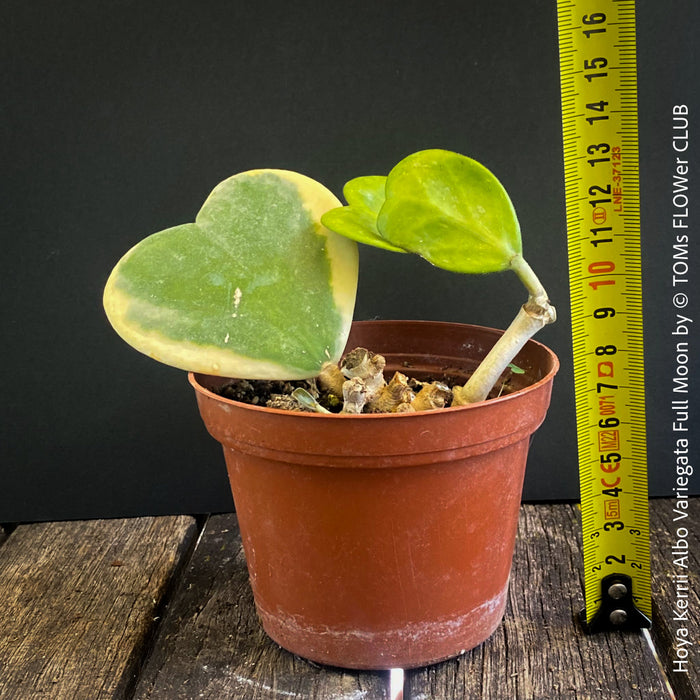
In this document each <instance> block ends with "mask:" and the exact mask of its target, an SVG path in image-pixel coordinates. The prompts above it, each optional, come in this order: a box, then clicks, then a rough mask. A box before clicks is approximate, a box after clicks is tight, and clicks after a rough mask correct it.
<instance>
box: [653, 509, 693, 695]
mask: <svg viewBox="0 0 700 700" xmlns="http://www.w3.org/2000/svg"><path fill="white" fill-rule="evenodd" d="M687 503H688V505H689V508H688V509H687V510H686V509H684V508H679V507H678V506H677V504H676V500H675V499H660V500H653V501H651V508H650V523H651V536H652V549H651V551H652V567H651V570H652V581H651V582H652V591H653V597H654V603H655V605H654V618H653V626H652V629H651V632H652V638H653V640H654V643H655V645H656V648H657V650H658V652H659V656H660V658H661V660H662V662H663V664H664V666H665V667H666V675H667V676H668V679H669V682H670V684H671V686H672V687H673V689H674V692H675V693H676V696H677V697H678V698H679V700H690V699H691V698H698V697H700V646H699V645H700V573H699V572H700V498H691V499H688V501H687ZM674 508H675V509H676V510H674ZM685 513H687V517H684V514H685Z"/></svg>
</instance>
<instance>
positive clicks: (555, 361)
mask: <svg viewBox="0 0 700 700" xmlns="http://www.w3.org/2000/svg"><path fill="white" fill-rule="evenodd" d="M356 323H361V324H382V323H413V324H419V325H421V324H425V325H430V326H441V325H442V326H462V327H464V328H470V327H471V328H479V329H483V330H487V331H493V332H496V333H499V334H502V333H504V331H503V330H502V329H499V328H491V327H490V326H481V325H478V324H473V323H456V322H451V321H425V320H411V319H374V320H369V321H353V324H356ZM529 344H533V345H537V346H539V347H540V348H542V349H543V350H544V352H545V353H546V354H547V355H549V357H550V360H551V363H552V367H551V369H550V370H549V371H548V372H547V373H546V374H545V375H544V376H543V377H541V378H540V379H538V380H537V381H536V382H534V383H533V384H530V385H529V386H526V387H523V388H522V389H518V390H516V391H513V392H511V393H510V394H506V395H504V396H498V397H497V398H495V399H486V400H484V401H478V402H476V403H471V404H466V405H464V406H450V407H449V408H441V409H439V410H435V411H418V412H414V413H409V412H407V413H361V414H353V413H330V414H328V413H312V412H307V411H288V410H285V409H281V408H269V407H267V406H256V405H254V404H249V403H244V402H242V401H235V400H234V399H227V398H225V397H223V396H221V395H219V394H217V393H215V392H213V391H211V390H210V389H207V388H206V387H204V386H202V384H200V382H199V380H198V377H200V376H213V375H207V374H205V373H203V372H188V373H187V379H188V381H189V383H190V384H191V385H192V387H193V388H194V390H195V391H196V392H197V393H199V394H202V395H203V396H206V397H208V398H210V399H213V400H215V401H218V402H221V403H223V404H229V405H231V406H235V407H237V408H242V409H246V410H250V411H261V412H263V413H266V414H271V415H279V416H288V417H290V418H293V419H295V420H298V419H302V420H324V419H325V420H328V419H333V420H410V419H415V418H416V417H421V416H423V417H427V416H430V415H444V414H445V413H446V412H447V413H454V412H456V411H469V410H474V409H476V408H478V407H480V406H483V405H484V404H490V405H495V404H501V403H503V402H506V401H511V400H515V399H517V398H518V397H519V396H523V395H524V394H527V393H529V392H531V391H537V389H539V388H540V386H541V385H542V384H546V383H547V382H549V381H551V379H552V378H553V377H554V375H556V374H557V372H558V371H559V367H560V362H559V358H558V357H557V355H556V353H555V352H554V351H553V350H552V349H551V348H549V347H547V346H546V345H544V343H540V342H539V341H537V340H533V339H532V338H531V339H530V340H528V341H527V343H526V345H529ZM227 378H230V377H221V379H227ZM241 378H242V379H245V377H241Z"/></svg>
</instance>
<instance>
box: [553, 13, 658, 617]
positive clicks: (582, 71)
mask: <svg viewBox="0 0 700 700" xmlns="http://www.w3.org/2000/svg"><path fill="white" fill-rule="evenodd" d="M557 10H558V22H559V52H560V70H561V93H562V117H563V135H564V165H565V183H566V208H567V230H568V244H569V280H570V288H571V322H572V329H573V353H574V381H575V394H576V422H577V431H578V454H579V474H580V488H581V512H582V525H583V560H584V561H583V565H584V577H585V596H586V610H585V618H586V622H587V623H588V625H589V628H590V629H591V630H594V629H596V628H621V629H639V628H640V627H648V626H649V624H650V623H649V618H650V617H651V583H650V570H649V567H650V564H649V511H648V494H647V463H646V427H645V406H644V364H643V363H644V360H643V333H642V286H641V250H640V227H639V147H638V146H639V143H638V135H637V80H636V76H637V71H636V68H637V66H636V30H635V5H634V0H558V2H557Z"/></svg>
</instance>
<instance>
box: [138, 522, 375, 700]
mask: <svg viewBox="0 0 700 700" xmlns="http://www.w3.org/2000/svg"><path fill="white" fill-rule="evenodd" d="M387 686H388V673H381V674H380V673H376V674H372V673H362V672H353V671H343V670H336V669H329V668H323V667H319V666H317V665H314V664H310V663H308V662H307V661H304V660H303V659H300V658H298V657H296V656H293V655H292V654H290V653H288V652H286V651H284V650H283V649H281V648H280V647H279V646H277V645H276V644H275V643H274V642H272V641H271V640H270V639H269V638H268V637H267V635H265V633H264V632H263V631H262V628H261V627H260V625H259V623H258V621H257V618H256V614H255V609H254V604H253V598H252V593H251V591H250V587H249V584H248V574H247V570H246V566H245V559H244V557H243V552H242V548H241V541H240V535H239V531H238V524H237V521H236V518H235V516H234V515H222V516H214V517H211V518H210V519H209V521H208V523H207V525H206V526H205V529H204V531H203V534H202V537H201V538H200V542H199V545H198V547H197V551H196V552H195V554H194V556H193V558H192V560H191V562H190V564H189V566H188V568H187V571H186V572H185V575H184V576H183V579H182V581H181V584H180V587H179V589H178V590H177V592H176V593H175V595H174V598H173V601H172V604H171V605H170V606H169V609H168V611H167V616H166V619H165V620H164V621H163V624H162V625H161V627H160V630H159V633H158V637H157V639H156V643H155V647H154V651H153V655H152V656H151V658H150V659H149V662H148V664H147V665H146V667H145V669H144V671H143V675H142V677H141V680H140V682H139V684H138V686H137V687H136V692H135V697H136V698H138V699H139V700H146V699H149V700H155V699H156V698H162V699H163V700H177V699H180V698H210V699H211V700H220V699H222V698H240V699H245V700H266V699H272V698H275V700H280V699H285V698H296V699H298V700H302V698H303V699H304V700H330V699H335V698H337V699H339V700H342V699H345V700H363V699H366V700H380V699H381V698H385V697H388V693H387Z"/></svg>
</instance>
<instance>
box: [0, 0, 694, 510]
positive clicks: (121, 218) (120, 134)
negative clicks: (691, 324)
mask: <svg viewBox="0 0 700 700" xmlns="http://www.w3.org/2000/svg"><path fill="white" fill-rule="evenodd" d="M673 8H674V9H673V13H671V12H670V11H669V10H668V9H666V8H663V7H659V3H655V2H651V0H644V1H643V2H640V3H639V8H638V24H639V30H638V31H639V63H640V112H641V135H642V165H643V171H642V182H643V196H644V203H643V220H644V225H643V235H644V253H645V300H646V309H647V310H646V311H645V319H646V325H647V367H648V375H649V396H648V407H649V422H650V426H651V428H652V429H651V430H650V443H649V449H650V483H651V486H652V491H653V492H654V493H657V494H659V493H668V492H669V490H670V489H671V488H672V486H673V485H674V484H673V482H672V473H671V471H672V468H673V466H674V464H675V463H674V464H672V463H671V460H672V457H671V454H670V449H669V445H670V440H671V439H672V437H673V436H672V435H671V432H670V428H669V408H668V407H669V400H670V397H669V384H670V374H669V372H671V369H672V367H671V364H672V363H670V362H669V348H670V345H669V335H668V334H669V332H670V331H669V326H668V322H669V321H668V318H669V314H672V313H673V309H672V308H671V305H670V295H669V285H670V274H669V270H670V265H671V260H672V259H671V255H672V250H671V246H670V244H669V238H670V236H671V233H669V221H670V217H671V202H670V197H669V196H668V193H669V191H670V180H671V175H670V169H671V168H672V165H673V162H672V158H673V154H672V152H671V147H670V143H671V142H670V138H671V109H672V106H673V105H674V104H676V103H685V104H690V105H691V113H693V114H694V113H697V111H698V97H697V94H696V85H697V73H696V71H695V66H696V60H695V59H696V56H695V53H694V52H695V49H694V48H693V47H692V46H691V42H692V41H694V40H695V37H694V28H695V27H697V26H698V25H697V21H698V19H699V17H698V10H697V8H698V6H697V3H695V2H692V0H683V1H681V0H679V1H677V2H675V3H674V4H673ZM0 24H1V25H2V26H3V42H2V46H1V47H0V56H1V58H2V72H1V74H0V86H1V87H2V92H1V99H2V105H1V109H0V123H1V124H2V140H1V141H0V148H1V149H2V151H1V153H0V155H1V156H2V157H1V160H0V162H1V163H2V168H1V169H0V178H1V182H2V207H1V211H2V215H1V216H2V218H1V221H0V223H1V225H2V241H3V255H2V277H1V278H0V280H1V282H0V284H1V287H0V288H1V290H2V310H3V340H4V343H3V347H4V352H3V360H4V362H3V366H4V369H5V371H4V383H3V384H4V390H3V401H2V411H3V413H2V444H1V448H0V449H1V455H0V460H1V461H0V475H1V482H0V522H3V521H4V522H7V521H26V520H41V519H58V518H82V517H109V516H124V515H137V514H163V513H179V512H211V511H226V510H230V509H232V501H231V496H230V494H229V491H228V484H227V481H226V475H225V469H224V464H223V458H222V456H221V454H220V448H219V447H218V445H216V444H215V443H214V441H213V440H211V439H210V438H209V437H208V435H207V434H206V433H205V431H204V428H203V426H202V425H201V422H200V419H199V417H198V413H197V409H196V406H195V402H194V398H193V396H192V393H191V390H190V388H189V386H188V384H187V382H186V377H185V375H184V373H183V372H180V371H178V370H174V369H170V368H167V367H164V366H162V365H159V364H157V363H155V362H153V361H151V360H149V359H147V358H145V357H143V356H141V355H139V354H138V353H136V352H135V351H133V350H131V349H130V348H129V347H127V346H126V345H125V344H124V343H123V342H122V341H121V340H120V339H119V338H118V337H117V336H116V335H115V334H114V333H113V331H112V330H111V329H110V327H109V326H108V324H107V322H106V320H105V318H104V316H103V313H102V308H101V294H102V286H103V284H104V282H105V280H106V277H107V275H108V273H109V271H110V269H111V267H112V266H113V264H114V263H115V262H116V260H117V259H118V258H119V257H120V256H121V255H122V254H123V253H124V252H125V251H126V250H127V249H128V248H129V247H130V246H132V245H133V244H134V243H135V242H137V241H138V240H139V239H141V238H142V237H144V236H145V235H147V234H149V233H152V232H154V231H157V230H160V229H163V228H166V227H168V226H171V225H174V224H178V223H182V222H185V221H190V220H192V219H193V217H194V215H195V214H196V212H197V210H198V209H199V206H200V205H201V203H202V202H203V200H204V198H205V197H206V196H207V194H208V193H209V191H210V190H211V189H212V188H213V186H214V185H216V183H218V182H219V181H220V180H222V179H224V178H225V177H228V176H229V175H231V174H233V173H236V172H240V171H242V170H246V169H249V168H254V167H278V168H289V169H292V170H297V171H300V172H303V173H305V174H307V175H310V176H311V177H314V178H315V179H318V180H320V181H321V182H323V183H324V184H326V185H327V186H328V187H330V188H331V189H332V190H334V191H335V192H336V193H340V191H341V188H342V185H343V183H344V182H345V181H346V180H347V179H349V178H351V177H354V176H356V175H361V174H369V173H386V172H387V171H388V170H389V168H390V167H391V166H392V165H393V164H395V163H396V162H397V161H398V160H399V159H401V158H402V157H403V156H405V155H407V154H409V153H411V152H413V151H416V150H419V149H422V148H428V147H442V148H448V149H451V150H455V151H459V152H462V153H465V154H467V155H471V156H473V157H475V158H477V159H478V160H480V161H482V162H483V163H485V164H486V165H487V166H488V167H489V168H491V169H492V170H493V171H494V172H495V173H496V174H497V175H498V177H499V178H500V179H501V181H502V182H503V183H504V185H505V186H506V188H507V190H508V191H509V193H510V195H511V197H512V199H513V201H514V202H515V205H516V208H517V210H518V213H519V217H520V221H521V225H522V228H523V233H524V241H525V251H526V256H527V258H528V260H529V261H530V262H531V263H532V265H533V267H535V269H536V270H538V272H539V273H540V276H541V277H542V279H543V281H544V282H545V284H546V286H547V288H548V290H549V291H550V294H551V295H552V297H553V300H554V301H555V303H556V305H557V307H558V310H559V322H558V323H557V324H556V325H555V326H553V327H549V328H547V329H545V331H543V332H542V333H541V334H540V335H539V336H538V339H540V340H541V341H543V342H545V343H547V344H548V345H550V346H551V347H553V348H554V349H555V351H557V352H558V354H559V355H560V358H561V361H562V370H561V373H560V375H559V376H558V378H557V381H556V385H555V392H554V397H553V401H552V410H551V411H550V415H549V417H548V419H547V422H546V423H545V425H544V426H543V428H542V429H541V430H540V431H539V433H538V434H537V436H536V438H535V440H534V443H533V445H532V451H531V458H530V462H529V466H528V475H527V481H526V488H525V497H526V498H527V499H531V500H533V499H535V500H539V499H573V498H576V497H577V495H578V482H577V463H576V446H575V432H574V419H573V415H574V414H573V389H572V373H571V368H570V365H571V358H570V352H571V350H570V328H569V313H568V282H567V262H566V236H565V230H564V221H565V219H564V200H563V168H562V148H561V136H560V112H559V78H558V56H557V42H556V9H555V2H554V0H550V1H546V2H544V1H531V2H527V3H514V2H510V1H506V0H502V1H493V0H491V1H489V2H485V1H481V0H479V1H478V2H470V3H465V2H440V1H433V2H429V3H428V2H424V1H420V2H417V1H416V2H414V1H411V0H404V1H403V2H382V3H371V4H370V3H364V4H363V3H342V4H341V3H332V2H331V3H320V2H313V3H304V2H295V3H278V2H275V3H269V2H266V1H265V0H261V1H258V2H255V3H239V2H185V1H181V0H169V1H168V2H165V1H162V0H157V1H153V2H132V1H127V0H121V1H112V2H104V1H102V2H101V1H99V0H97V1H96V0H90V1H82V0H65V1H64V2H60V3H50V2H33V3H31V2H30V3H27V2H25V1H24V0H23V1H19V0H4V2H3V3H2V6H1V7H0ZM691 34H692V35H693V36H691ZM693 158H694V159H695V163H696V166H697V158H696V156H693ZM691 251H692V255H693V260H697V256H696V248H695V247H694V245H693V246H691ZM399 258H400V259H399ZM484 294H485V295H486V299H487V303H486V305H485V306H486V308H485V309H477V308H476V306H475V305H474V304H473V302H474V300H475V299H476V297H477V295H480V296H482V295H484ZM522 301H523V291H522V288H521V286H520V284H519V282H518V281H517V280H516V279H515V277H514V276H513V275H495V276H492V277H488V278H481V279H478V280H477V279H473V278H467V277H464V276H458V275H455V274H451V273H447V272H443V271H440V270H436V269H433V268H431V266H430V265H428V264H427V263H425V262H424V261H422V260H420V259H417V258H416V259H411V258H410V257H409V256H394V255H391V254H389V253H383V252H381V251H378V250H369V249H363V250H362V258H361V280H360V289H359V295H358V301H357V307H356V314H355V316H356V318H358V319H366V318H400V317H403V318H430V319H436V320H453V321H463V322H475V323H482V324H485V325H493V326H504V325H505V324H507V323H508V322H509V320H510V319H511V318H512V316H513V315H514V312H515V309H516V308H517V306H518V305H519V304H520V303H522ZM691 301H692V299H691ZM693 304H694V302H693ZM687 311H688V315H690V316H692V314H693V313H694V306H693V305H692V304H691V307H689V309H688V310H687ZM695 337H696V336H695ZM649 370H651V371H649ZM693 372H694V374H697V361H696V358H695V357H693ZM694 449H695V448H694ZM670 470H671V471H670Z"/></svg>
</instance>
